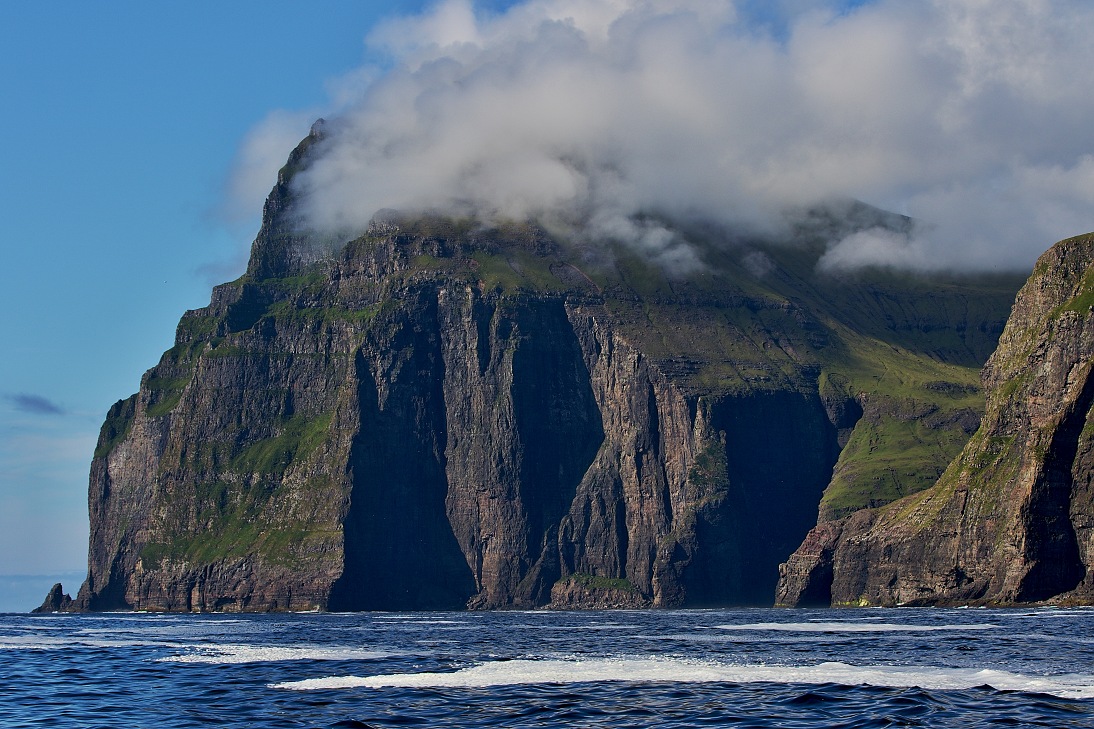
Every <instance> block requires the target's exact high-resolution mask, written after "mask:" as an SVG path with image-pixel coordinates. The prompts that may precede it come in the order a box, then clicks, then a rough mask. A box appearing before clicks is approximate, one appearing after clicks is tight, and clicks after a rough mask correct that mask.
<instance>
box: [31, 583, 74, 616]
mask: <svg viewBox="0 0 1094 729" xmlns="http://www.w3.org/2000/svg"><path fill="white" fill-rule="evenodd" d="M72 609H73V601H72V597H71V596H70V595H66V594H65V593H64V590H63V588H62V587H61V583H60V582H58V583H57V584H55V585H54V586H53V587H51V588H50V590H49V594H48V595H46V599H45V600H44V601H43V602H42V604H41V605H39V606H38V607H36V608H34V609H33V610H31V612H32V613H58V612H69V611H71V610H72Z"/></svg>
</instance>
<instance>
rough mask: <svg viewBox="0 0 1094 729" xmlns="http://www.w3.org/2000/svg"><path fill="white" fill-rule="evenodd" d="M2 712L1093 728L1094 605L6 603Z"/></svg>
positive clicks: (173, 722)
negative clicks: (144, 608) (328, 607)
mask: <svg viewBox="0 0 1094 729" xmlns="http://www.w3.org/2000/svg"><path fill="white" fill-rule="evenodd" d="M0 686H2V687H3V689H2V692H0V726H3V727H12V728H15V727H47V726H48V727H104V728H105V727H111V728H114V727H121V726H125V727H180V728H187V729H189V728H193V727H199V726H204V725H206V724H214V725H217V726H221V727H286V728H289V727H291V728H294V729H295V728H298V727H301V728H311V727H360V728H367V727H375V728H380V727H413V726H423V727H707V726H734V727H779V728H782V729H797V728H799V727H801V728H803V729H804V728H805V727H808V728H809V729H817V728H819V727H833V728H835V727H841V728H845V729H851V728H862V729H867V728H873V727H955V728H956V727H960V729H978V728H980V727H1094V610H1086V609H1073V610H1062V609H1038V610H941V609H939V610H932V609H898V610H838V611H833V610H760V609H755V610H686V611H622V612H589V613H576V612H546V611H543V612H540V611H536V612H498V613H364V614H299V615H243V616H240V615H231V616H226V615H154V614H149V615H143V614H129V613H116V614H108V615H44V616H38V615H12V614H7V615H0Z"/></svg>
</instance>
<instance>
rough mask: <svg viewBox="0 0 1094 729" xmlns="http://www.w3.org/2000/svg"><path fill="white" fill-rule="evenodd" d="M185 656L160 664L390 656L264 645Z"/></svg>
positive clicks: (194, 650)
mask: <svg viewBox="0 0 1094 729" xmlns="http://www.w3.org/2000/svg"><path fill="white" fill-rule="evenodd" d="M189 648H190V650H189V651H188V652H186V653H183V654H181V655H176V656H164V657H163V658H157V659H156V660H157V661H159V662H162V663H263V662H273V661H308V660H310V661H360V660H370V659H375V658H387V657H389V656H391V655H394V654H392V653H388V652H385V651H376V650H367V649H364V648H352V647H348V646H345V647H338V646H336V647H327V646H307V645H304V646H263V645H233V644H221V645H212V646H190V647H189Z"/></svg>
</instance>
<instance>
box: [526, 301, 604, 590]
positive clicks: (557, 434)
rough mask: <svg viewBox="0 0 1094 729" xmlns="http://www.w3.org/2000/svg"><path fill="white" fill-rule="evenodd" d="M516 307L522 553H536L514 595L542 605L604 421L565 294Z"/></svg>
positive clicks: (554, 578)
mask: <svg viewBox="0 0 1094 729" xmlns="http://www.w3.org/2000/svg"><path fill="white" fill-rule="evenodd" d="M515 314H516V316H515V324H516V328H517V334H518V336H519V342H518V346H517V348H516V350H515V352H514V354H513V360H512V367H513V378H512V386H511V387H512V389H511V397H512V403H513V418H514V425H515V426H516V431H517V437H518V440H519V451H520V455H519V458H520V479H519V486H518V490H519V494H520V500H521V504H522V506H523V509H524V519H525V525H526V526H525V528H526V540H527V549H528V552H527V554H528V555H529V556H530V557H532V558H533V559H536V569H535V571H536V574H537V580H536V582H535V584H534V585H533V584H527V583H525V584H522V585H521V589H520V592H523V593H526V594H524V595H520V596H519V598H523V599H525V600H528V601H529V602H530V603H531V604H537V605H542V604H545V603H546V602H548V601H549V600H550V593H551V586H552V585H553V584H554V583H555V582H556V581H557V580H558V579H559V578H560V577H561V576H562V575H561V566H560V563H559V560H558V547H557V546H556V545H557V544H558V538H557V527H558V525H559V523H560V522H561V521H562V519H563V517H564V516H565V515H566V514H567V513H568V512H569V510H570V506H571V505H572V504H573V501H574V497H575V496H576V494H577V487H578V484H579V483H580V482H581V479H582V477H583V476H584V475H585V472H586V471H588V470H589V467H590V466H591V465H592V463H593V459H594V458H595V457H596V454H597V452H598V451H599V450H600V446H601V444H602V443H603V442H604V425H603V422H602V420H601V415H600V410H599V408H598V407H597V404H596V399H595V396H594V395H593V390H592V383H591V381H590V377H589V370H588V368H587V367H586V365H585V359H584V357H583V356H582V350H581V346H580V343H579V342H578V339H577V335H576V334H575V333H574V331H573V328H572V326H571V324H570V322H569V320H568V318H567V316H566V310H565V308H564V306H563V303H562V301H561V300H549V301H545V302H541V303H538V304H537V305H534V306H522V307H521V308H520V309H518V310H517V312H515ZM545 540H548V541H550V547H549V548H548V547H545V546H544V545H545V544H546V542H545ZM548 552H549V553H550V555H549V556H548ZM519 598H518V599H519Z"/></svg>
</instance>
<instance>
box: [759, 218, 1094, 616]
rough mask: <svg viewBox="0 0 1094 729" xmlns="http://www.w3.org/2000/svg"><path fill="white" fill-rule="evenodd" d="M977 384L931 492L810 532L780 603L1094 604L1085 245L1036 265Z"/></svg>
mask: <svg viewBox="0 0 1094 729" xmlns="http://www.w3.org/2000/svg"><path fill="white" fill-rule="evenodd" d="M983 382H984V387H985V389H986V390H987V392H988V402H987V409H986V413H985V415H984V418H983V421H982V424H981V426H980V429H979V431H977V433H976V435H975V436H974V437H973V438H972V439H971V441H970V442H969V443H968V445H967V446H966V447H965V449H964V450H963V452H962V453H961V455H960V456H959V457H958V458H957V459H956V460H954V462H953V463H952V464H951V465H950V467H949V468H948V469H947V470H946V472H945V473H944V474H943V476H942V477H941V478H940V479H939V481H938V483H937V484H936V485H935V486H934V487H932V488H931V489H929V490H927V491H924V492H921V493H919V494H916V495H914V496H911V497H908V498H905V499H903V500H900V501H896V502H894V503H890V504H888V505H887V506H885V507H882V508H879V509H867V510H863V511H859V512H857V513H854V514H852V515H851V516H849V517H846V518H844V519H841V520H836V521H832V522H825V523H821V524H820V525H818V526H817V528H816V529H814V530H813V531H812V532H811V533H810V534H809V536H808V537H807V538H806V539H805V541H804V542H803V544H802V545H801V547H800V548H799V549H798V550H797V551H796V552H795V554H794V555H792V556H791V558H790V559H789V560H788V561H787V562H786V563H785V564H784V565H783V566H782V568H781V580H780V583H779V587H778V594H777V602H778V603H780V604H786V605H803V604H828V603H832V604H834V605H902V604H903V605H921V604H977V603H979V604H1003V605H1008V604H1016V603H1028V602H1038V601H1046V600H1051V601H1054V602H1081V603H1089V602H1091V600H1092V599H1094V573H1091V571H1090V567H1091V565H1092V564H1094V488H1092V480H1094V409H1092V405H1094V235H1086V236H1080V237H1078V238H1072V239H1069V240H1066V241H1062V242H1060V243H1058V244H1057V245H1056V246H1054V247H1053V248H1051V249H1050V250H1049V251H1048V252H1047V253H1045V254H1044V255H1043V256H1042V257H1041V259H1040V260H1039V261H1038V263H1037V266H1036V268H1035V270H1034V272H1033V275H1032V277H1031V278H1030V279H1029V281H1028V282H1027V283H1026V285H1025V286H1024V287H1023V288H1022V290H1021V291H1020V292H1019V294H1018V297H1017V300H1016V302H1015V305H1014V309H1013V313H1012V315H1011V317H1010V320H1009V321H1008V323H1007V326H1006V329H1005V330H1004V332H1003V334H1002V337H1001V338H1000V341H999V346H998V349H997V350H996V352H995V354H993V355H992V357H991V359H990V360H989V361H988V363H987V365H986V366H985V368H984V370H983Z"/></svg>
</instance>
